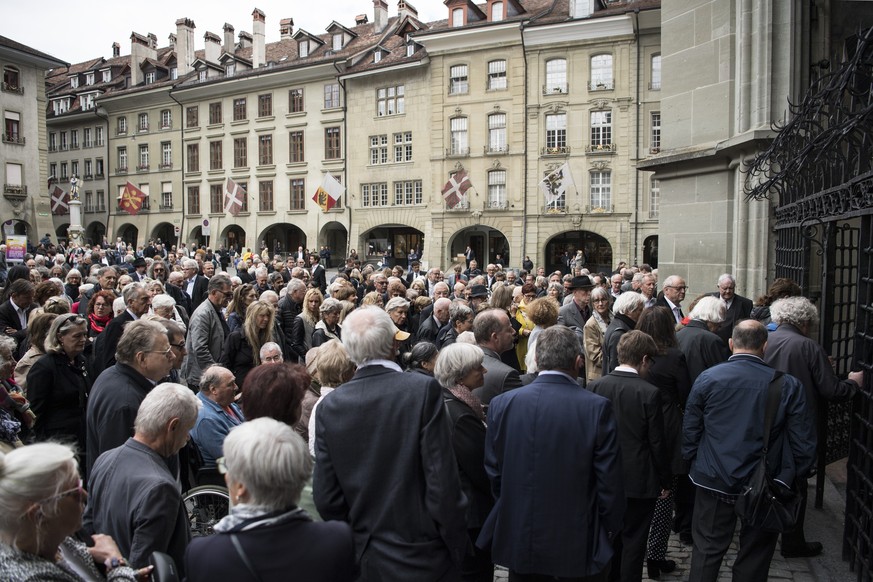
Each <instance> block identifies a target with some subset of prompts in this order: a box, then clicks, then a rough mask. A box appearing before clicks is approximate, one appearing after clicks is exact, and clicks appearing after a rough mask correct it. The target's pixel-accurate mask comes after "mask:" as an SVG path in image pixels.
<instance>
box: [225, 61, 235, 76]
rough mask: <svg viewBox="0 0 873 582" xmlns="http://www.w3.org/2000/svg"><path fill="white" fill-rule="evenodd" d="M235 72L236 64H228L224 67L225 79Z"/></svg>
mask: <svg viewBox="0 0 873 582" xmlns="http://www.w3.org/2000/svg"><path fill="white" fill-rule="evenodd" d="M235 72H236V63H228V64H227V65H226V66H225V67H224V75H225V76H227V77H233V74H234V73H235Z"/></svg>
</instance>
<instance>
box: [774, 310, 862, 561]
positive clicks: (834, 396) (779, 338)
mask: <svg viewBox="0 0 873 582" xmlns="http://www.w3.org/2000/svg"><path fill="white" fill-rule="evenodd" d="M770 316H771V317H772V318H773V322H774V323H775V324H776V325H777V326H778V327H777V328H776V330H775V331H773V332H772V333H770V337H769V339H768V341H767V351H766V353H765V355H764V359H765V361H766V362H767V364H768V365H770V366H773V367H774V368H776V369H777V370H779V371H780V372H785V373H786V374H791V375H792V376H795V377H796V378H797V379H798V380H800V383H801V384H802V385H803V388H804V391H805V394H806V412H807V413H808V414H809V415H810V417H811V418H812V421H813V422H814V423H815V422H816V418H817V417H818V399H819V398H822V399H824V400H827V401H831V402H845V401H847V400H850V399H851V398H852V396H854V395H855V392H856V391H857V390H858V389H859V388H860V387H861V386H862V385H863V384H864V372H850V373H849V375H848V378H847V379H846V380H840V379H839V378H838V377H837V375H836V374H835V373H834V368H833V365H832V364H831V363H830V360H829V358H828V355H827V353H826V352H825V350H824V349H823V348H822V347H821V345H819V343H818V342H816V341H815V340H813V339H811V338H810V337H808V336H809V332H810V330H811V328H812V325H813V323H814V322H815V321H816V320H817V318H818V313H817V311H816V308H815V305H813V304H812V302H810V300H809V299H807V298H806V297H786V298H785V299H778V300H776V301H775V302H774V303H773V305H771V306H770ZM815 426H816V425H815V424H814V425H813V427H815ZM798 477H799V479H798V481H797V487H798V489H799V490H800V493H801V495H802V496H803V501H802V506H801V507H802V508H801V513H800V519H799V520H798V522H797V526H796V527H795V528H794V530H792V531H790V532H785V533H784V534H782V555H783V556H785V557H786V558H801V557H810V556H816V555H818V554H820V553H821V551H822V544H821V543H820V542H807V541H806V536H805V534H804V532H803V524H804V520H805V517H806V495H807V483H806V475H804V474H799V475H798ZM789 483H790V482H789Z"/></svg>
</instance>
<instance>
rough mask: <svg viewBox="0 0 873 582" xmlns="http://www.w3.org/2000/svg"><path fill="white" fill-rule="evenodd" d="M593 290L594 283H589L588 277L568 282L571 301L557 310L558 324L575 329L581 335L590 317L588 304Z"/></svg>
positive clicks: (575, 278) (582, 276) (579, 277)
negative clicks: (571, 294)
mask: <svg viewBox="0 0 873 582" xmlns="http://www.w3.org/2000/svg"><path fill="white" fill-rule="evenodd" d="M593 288H594V283H592V282H591V279H590V278H589V277H588V275H580V276H578V277H573V279H572V280H571V281H570V291H571V292H572V293H573V300H572V301H570V302H569V303H567V304H566V305H564V306H562V307H561V309H560V310H558V323H560V324H561V325H566V326H567V327H575V328H576V329H578V330H579V333H580V334H581V333H582V330H583V329H584V328H585V322H586V321H588V318H589V317H591V306H590V305H589V304H588V303H589V300H590V298H591V289H593Z"/></svg>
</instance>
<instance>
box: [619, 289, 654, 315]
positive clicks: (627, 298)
mask: <svg viewBox="0 0 873 582" xmlns="http://www.w3.org/2000/svg"><path fill="white" fill-rule="evenodd" d="M645 303H646V300H645V299H643V296H642V295H640V294H639V293H622V294H621V295H619V296H618V298H617V299H616V300H615V305H613V306H612V311H613V313H620V314H622V315H627V314H628V313H633V312H634V311H636V310H637V309H639V308H641V307H642V306H643V305H645Z"/></svg>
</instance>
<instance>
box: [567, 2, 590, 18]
mask: <svg viewBox="0 0 873 582" xmlns="http://www.w3.org/2000/svg"><path fill="white" fill-rule="evenodd" d="M593 13H594V0H582V1H581V2H570V18H588V17H589V16H591V15H592V14H593Z"/></svg>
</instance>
